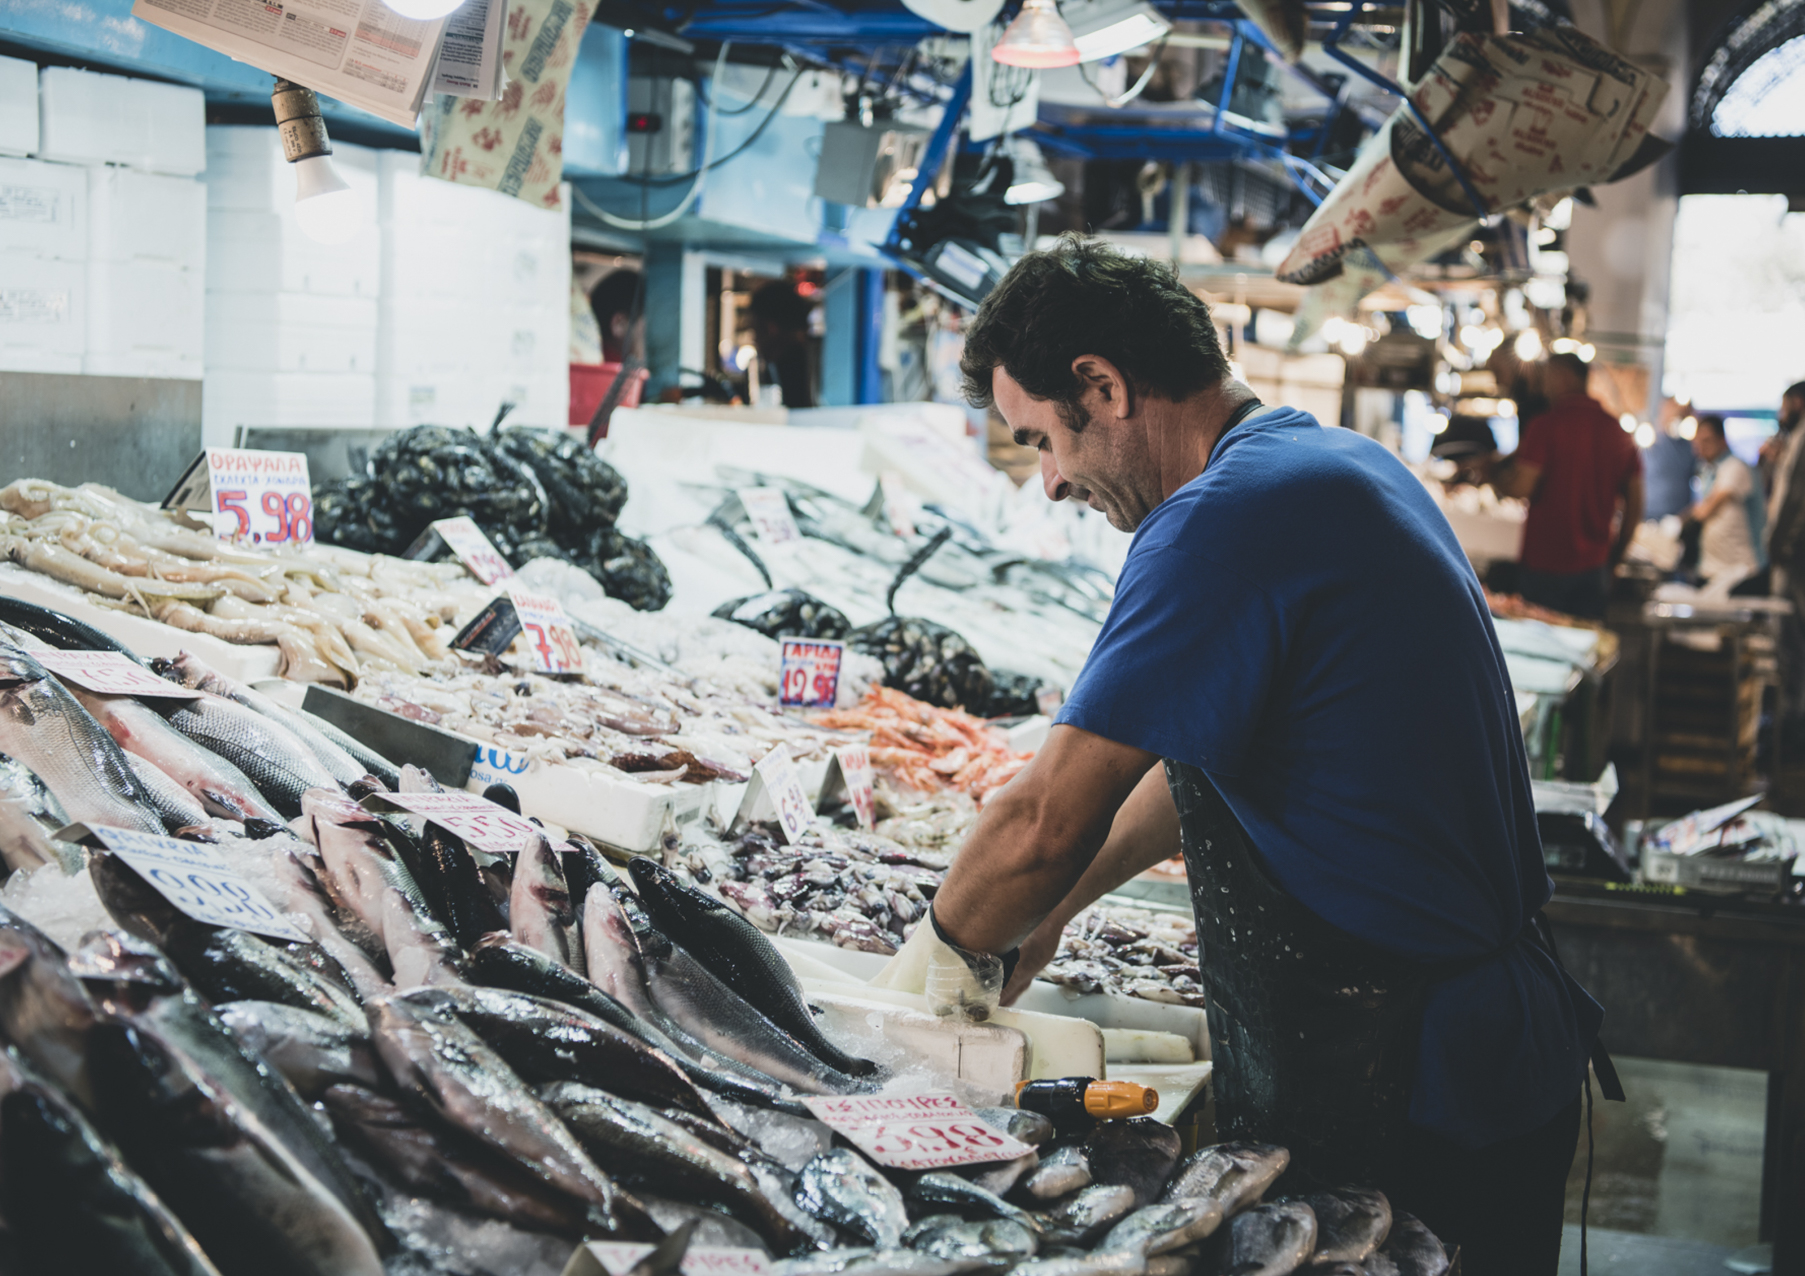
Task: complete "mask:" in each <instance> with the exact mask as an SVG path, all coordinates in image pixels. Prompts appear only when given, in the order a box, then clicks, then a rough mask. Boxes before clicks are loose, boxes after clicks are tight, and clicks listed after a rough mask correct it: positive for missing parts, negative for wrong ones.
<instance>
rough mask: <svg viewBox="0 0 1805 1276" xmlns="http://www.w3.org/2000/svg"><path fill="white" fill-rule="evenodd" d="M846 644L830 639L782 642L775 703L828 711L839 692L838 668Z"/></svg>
mask: <svg viewBox="0 0 1805 1276" xmlns="http://www.w3.org/2000/svg"><path fill="white" fill-rule="evenodd" d="M845 659H846V644H845V643H843V642H836V641H834V640H833V639H831V638H785V639H783V657H782V660H783V663H782V664H781V665H780V666H779V669H778V675H777V699H778V702H779V703H781V704H784V705H789V706H798V707H801V708H805V709H831V708H833V707H834V698H835V697H836V696H838V695H839V693H840V665H841V664H842V663H843V662H844V661H845Z"/></svg>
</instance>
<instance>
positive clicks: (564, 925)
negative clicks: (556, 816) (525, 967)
mask: <svg viewBox="0 0 1805 1276" xmlns="http://www.w3.org/2000/svg"><path fill="white" fill-rule="evenodd" d="M576 921H577V916H576V912H575V910H574V909H573V908H572V907H571V903H570V887H569V886H568V885H567V884H566V883H565V881H564V868H563V866H562V865H561V864H560V863H559V862H558V855H557V852H555V851H554V850H552V844H551V840H550V839H549V838H547V837H546V836H545V834H544V833H543V832H539V831H534V832H532V833H529V834H528V835H527V836H526V839H525V845H523V846H522V847H521V850H520V854H519V856H518V858H517V859H516V860H515V861H514V883H513V889H512V891H511V892H510V893H509V896H508V928H509V929H510V930H511V931H512V932H513V934H514V938H515V939H517V940H519V941H520V942H521V943H523V944H525V945H526V946H527V947H528V948H533V949H537V950H538V951H539V952H542V953H544V954H545V955H546V956H547V957H550V958H551V959H552V960H553V961H556V962H557V963H558V964H559V965H562V966H568V965H570V964H571V932H572V930H573V929H574V927H575V926H576Z"/></svg>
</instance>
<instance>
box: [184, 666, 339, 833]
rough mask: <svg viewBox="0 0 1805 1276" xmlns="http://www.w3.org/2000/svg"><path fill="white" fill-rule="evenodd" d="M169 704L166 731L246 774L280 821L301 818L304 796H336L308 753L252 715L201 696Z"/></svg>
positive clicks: (331, 783)
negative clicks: (317, 792)
mask: <svg viewBox="0 0 1805 1276" xmlns="http://www.w3.org/2000/svg"><path fill="white" fill-rule="evenodd" d="M169 703H171V704H172V705H173V707H172V708H170V709H168V710H167V711H166V715H165V716H167V718H168V719H169V725H170V726H172V727H174V728H175V729H176V730H177V731H180V732H181V733H182V734H183V735H185V736H187V737H188V738H189V739H190V740H192V741H194V742H195V743H196V744H198V745H200V746H201V747H202V748H205V749H208V750H210V751H212V752H213V753H217V754H218V755H219V756H220V757H222V758H224V759H225V760H226V761H228V762H230V763H231V764H232V765H233V766H235V767H237V768H238V769H239V770H240V771H242V772H244V774H245V775H247V776H249V777H250V780H251V783H253V784H255V785H256V786H257V791H258V792H260V793H262V794H263V796H264V797H265V798H266V799H268V801H269V804H270V805H271V806H273V807H275V808H276V809H277V810H278V811H280V812H281V813H282V815H283V816H284V817H286V818H290V819H292V818H293V817H294V816H297V815H299V814H300V813H301V795H302V794H303V793H305V792H307V790H309V789H329V790H333V791H337V790H338V788H339V783H338V781H337V780H336V779H335V778H334V777H333V775H332V773H331V772H330V771H328V770H327V769H326V768H325V767H324V766H323V765H321V763H320V760H319V759H318V758H316V757H315V756H314V755H313V751H312V750H310V749H309V748H308V747H307V746H306V745H305V744H303V743H302V742H301V741H300V739H298V738H297V737H296V736H295V734H294V733H293V732H292V731H290V730H288V728H286V727H284V726H283V725H282V724H281V723H279V722H276V721H274V720H273V719H270V718H266V717H264V716H263V715H262V714H260V713H258V712H256V711H255V710H254V709H247V708H245V707H244V706H243V705H241V704H236V703H234V702H233V701H230V700H224V699H221V698H220V697H218V696H213V695H207V694H205V693H203V694H202V696H201V698H200V699H199V700H183V701H172V702H169Z"/></svg>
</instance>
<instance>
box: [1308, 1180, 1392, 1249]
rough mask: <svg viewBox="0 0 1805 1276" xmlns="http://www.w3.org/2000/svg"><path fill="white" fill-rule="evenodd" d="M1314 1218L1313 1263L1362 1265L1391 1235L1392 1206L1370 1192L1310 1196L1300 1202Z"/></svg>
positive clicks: (1382, 1195)
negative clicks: (1313, 1214) (1314, 1249)
mask: <svg viewBox="0 0 1805 1276" xmlns="http://www.w3.org/2000/svg"><path fill="white" fill-rule="evenodd" d="M1303 1200H1304V1204H1306V1205H1308V1206H1309V1207H1310V1209H1311V1210H1312V1211H1313V1212H1314V1213H1315V1215H1316V1253H1315V1254H1314V1255H1313V1256H1312V1258H1311V1261H1312V1262H1315V1263H1364V1262H1365V1261H1366V1257H1367V1255H1369V1254H1371V1253H1372V1252H1373V1251H1374V1250H1375V1249H1378V1248H1379V1246H1381V1245H1383V1244H1384V1243H1385V1238H1386V1236H1388V1235H1389V1234H1390V1233H1391V1202H1390V1201H1388V1200H1386V1199H1385V1193H1383V1192H1380V1191H1377V1190H1375V1189H1373V1188H1355V1187H1347V1188H1341V1189H1340V1190H1338V1191H1333V1192H1312V1193H1310V1195H1308V1196H1306V1197H1304V1198H1303Z"/></svg>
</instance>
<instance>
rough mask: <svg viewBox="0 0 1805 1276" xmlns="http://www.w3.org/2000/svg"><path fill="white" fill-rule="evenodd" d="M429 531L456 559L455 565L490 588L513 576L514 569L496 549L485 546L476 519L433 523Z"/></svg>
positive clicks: (459, 517)
mask: <svg viewBox="0 0 1805 1276" xmlns="http://www.w3.org/2000/svg"><path fill="white" fill-rule="evenodd" d="M432 530H433V531H435V532H437V533H438V534H439V539H440V540H442V541H444V542H445V544H446V545H447V546H448V547H449V548H450V549H451V552H452V553H454V554H456V555H457V556H458V562H460V563H462V564H463V565H464V566H465V567H466V568H468V569H469V571H470V574H471V575H472V576H474V577H476V578H477V579H478V580H480V581H482V582H483V584H485V585H494V584H496V583H498V582H500V581H504V580H507V579H508V578H509V577H511V576H513V574H514V569H513V568H512V567H510V566H508V560H507V559H505V558H503V557H502V556H501V553H500V551H499V550H497V549H496V548H495V546H493V545H491V544H490V543H489V538H488V537H487V536H484V535H483V529H482V528H480V527H478V526H477V525H476V520H475V519H472V518H467V517H464V516H462V515H460V516H458V517H457V518H441V519H436V520H434V522H433V524H432Z"/></svg>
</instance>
